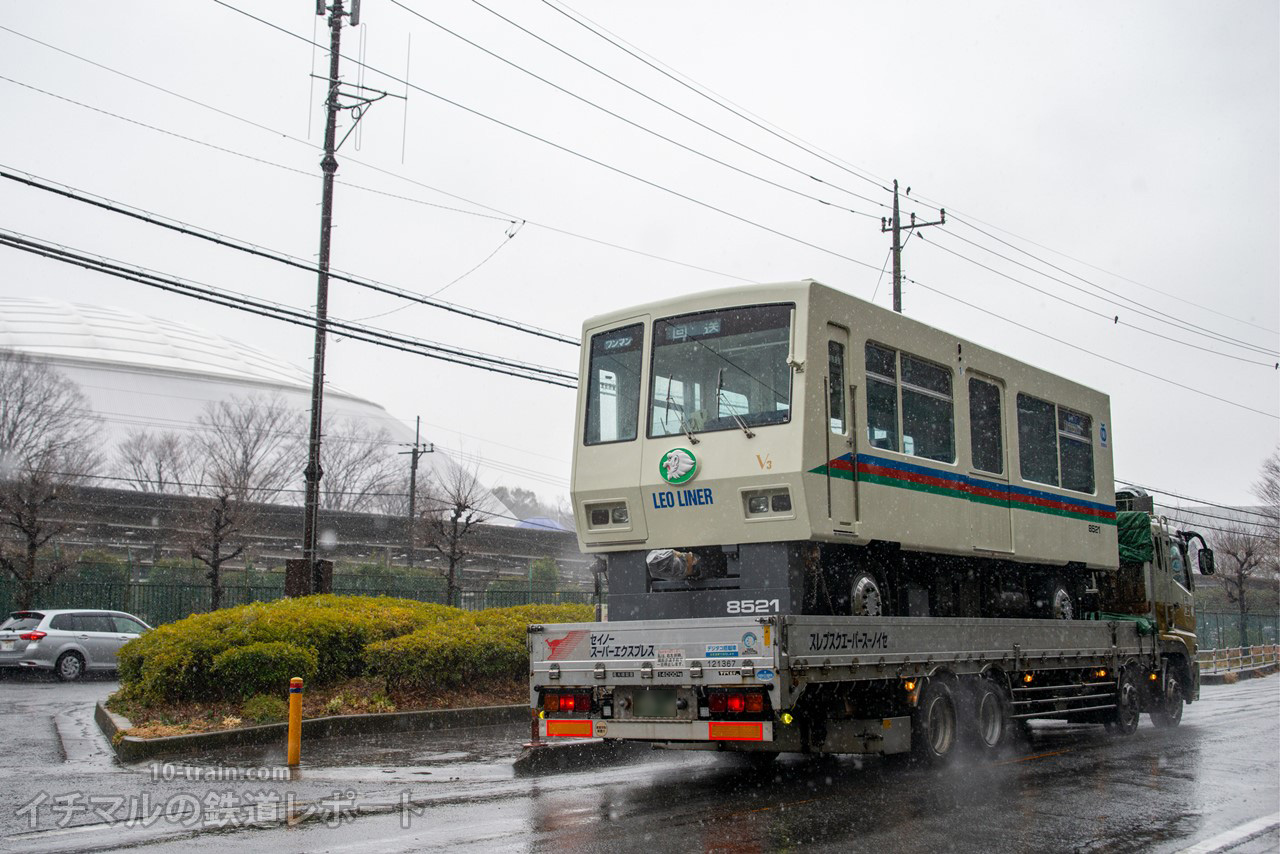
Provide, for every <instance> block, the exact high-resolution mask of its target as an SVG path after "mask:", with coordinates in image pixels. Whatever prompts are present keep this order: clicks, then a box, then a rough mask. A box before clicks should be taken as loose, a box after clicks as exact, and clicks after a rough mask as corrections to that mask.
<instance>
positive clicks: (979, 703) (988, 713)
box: [964, 679, 1013, 753]
mask: <svg viewBox="0 0 1280 854" xmlns="http://www.w3.org/2000/svg"><path fill="white" fill-rule="evenodd" d="M971 699H972V702H971V703H970V704H969V709H968V711H969V714H968V715H966V719H965V721H964V730H965V736H966V738H965V740H966V741H967V742H968V743H969V744H970V745H971V746H972V747H973V748H974V749H975V750H977V751H978V752H980V753H990V752H993V751H995V750H998V749H999V748H1000V747H1001V746H1002V745H1003V744H1004V743H1005V742H1006V741H1008V740H1009V738H1010V736H1011V735H1012V732H1013V726H1012V725H1013V721H1012V720H1010V718H1009V699H1008V697H1006V696H1005V692H1004V690H1003V689H1002V688H1001V687H1000V686H999V685H997V684H996V683H994V682H992V681H991V680H990V679H979V680H977V682H976V683H975V684H974V685H973V692H972V698H971Z"/></svg>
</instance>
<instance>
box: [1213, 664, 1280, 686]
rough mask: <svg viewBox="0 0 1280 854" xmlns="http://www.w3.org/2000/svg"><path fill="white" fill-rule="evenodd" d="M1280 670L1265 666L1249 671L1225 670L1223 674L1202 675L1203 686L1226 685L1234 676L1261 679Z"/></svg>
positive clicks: (1275, 665) (1279, 667)
mask: <svg viewBox="0 0 1280 854" xmlns="http://www.w3.org/2000/svg"><path fill="white" fill-rule="evenodd" d="M1277 670H1280V665H1277V664H1263V665H1260V666H1258V667H1251V668H1249V669H1248V670H1224V671H1222V672H1221V673H1201V674H1200V684H1201V685H1225V684H1228V683H1227V680H1228V678H1229V677H1231V676H1234V677H1235V678H1236V679H1261V678H1262V677H1263V676H1270V675H1272V674H1274V673H1275V672H1277Z"/></svg>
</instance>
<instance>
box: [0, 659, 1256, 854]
mask: <svg viewBox="0 0 1280 854" xmlns="http://www.w3.org/2000/svg"><path fill="white" fill-rule="evenodd" d="M115 687H116V686H115V683H114V682H111V681H106V680H98V681H90V682H83V683H78V684H74V685H62V684H59V683H57V682H53V681H46V680H43V679H38V678H36V677H32V676H26V675H24V676H21V677H18V678H15V677H12V676H10V677H8V678H5V679H3V680H0V743H3V745H4V755H5V759H6V762H5V765H6V769H7V773H6V774H4V775H0V851H9V850H12V851H22V852H43V851H108V850H140V851H146V852H152V851H156V852H179V851H182V852H186V851H223V850H230V849H239V848H243V847H248V846H255V847H261V849H262V850H270V851H273V852H276V851H278V852H293V851H296V852H324V851H331V852H364V851H436V850H446V849H447V850H461V851H509V850H517V851H556V852H564V851H609V852H628V851H695V850H706V851H726V852H729V851H732V852H756V851H760V852H764V851H778V850H798V849H803V850H816V851H822V850H837V849H839V850H848V849H853V850H866V851H885V852H893V851H911V852H918V851H930V850H933V851H974V852H988V851H990V852H1006V851H1008V852H1021V851H1080V852H1093V851H1099V852H1101V851H1106V852H1113V851H1114V852H1125V851H1157V852H1175V851H1182V850H1184V849H1187V848H1190V847H1192V846H1196V845H1197V844H1200V845H1201V849H1202V850H1232V851H1235V852H1237V853H1238V854H1255V852H1263V851H1268V852H1274V851H1276V850H1280V677H1274V676H1273V677H1269V678H1266V679H1259V680H1250V681H1247V682H1242V683H1240V684H1237V685H1233V686H1207V687H1206V688H1205V689H1204V691H1203V696H1202V700H1201V702H1199V703H1196V704H1195V705H1192V706H1190V707H1188V709H1187V712H1186V716H1185V718H1184V720H1183V724H1182V726H1181V727H1179V728H1177V729H1175V730H1157V729H1155V728H1153V727H1152V726H1151V725H1150V724H1149V722H1147V721H1146V720H1145V719H1144V721H1143V725H1142V727H1141V728H1140V729H1139V730H1138V732H1137V734H1136V735H1134V736H1132V737H1130V738H1127V739H1124V738H1116V737H1112V736H1110V735H1108V734H1106V733H1105V732H1104V731H1103V729H1102V728H1101V727H1096V726H1069V725H1064V724H1045V725H1037V726H1035V727H1034V729H1033V731H1032V733H1031V736H1030V738H1029V740H1027V741H1024V742H1020V743H1018V744H1016V745H1013V746H1012V747H1011V749H1010V751H1009V752H1008V754H1007V755H1005V756H1003V757H1002V758H1000V759H998V760H996V761H994V762H991V761H988V762H972V763H961V764H959V765H957V766H956V767H952V768H948V769H944V770H931V769H923V768H917V767H913V766H910V765H906V764H903V763H898V762H883V761H880V760H875V759H868V760H865V761H861V760H858V759H855V758H841V759H836V760H810V759H806V758H803V757H798V756H793V757H786V758H784V759H783V760H782V761H780V762H779V763H778V764H777V765H775V766H773V767H772V768H768V769H764V770H757V769H753V768H752V767H750V766H749V765H747V764H746V763H744V762H742V761H741V760H739V759H737V758H735V757H732V756H724V755H712V754H705V753H672V752H660V751H659V752H652V753H646V754H645V755H644V756H643V757H642V758H640V759H639V760H636V761H630V762H626V763H624V764H620V765H612V766H609V767H595V768H583V769H579V770H575V771H571V772H567V773H554V774H544V775H541V776H537V777H516V776H515V775H514V773H513V772H512V770H511V762H512V760H513V759H514V758H515V756H516V755H517V754H518V752H519V745H520V742H521V741H522V740H523V737H524V735H525V731H524V728H522V727H487V728H478V729H474V730H464V731H452V732H449V733H438V734H424V735H414V736H397V737H395V738H394V739H381V740H369V739H362V740H360V741H350V742H331V743H320V742H314V743H308V744H306V745H304V751H303V759H304V767H303V770H302V771H301V773H300V774H299V775H297V777H296V778H295V779H287V778H286V779H265V780H263V779H249V777H250V776H255V777H256V776H258V775H259V774H262V775H265V776H266V777H268V778H270V777H272V775H277V776H283V771H282V769H280V768H279V765H278V763H279V762H280V761H281V760H282V758H283V757H282V754H281V751H280V749H254V750H241V751H238V752H235V753H223V754H220V755H218V756H206V757H198V758H192V759H188V760H186V761H185V762H184V763H182V764H177V765H170V766H153V765H151V764H143V765H139V766H133V767H125V766H120V765H118V764H117V763H116V762H115V761H114V759H113V758H112V757H111V755H110V753H109V750H108V748H107V745H106V743H105V740H103V739H102V738H101V736H100V735H98V734H97V733H96V729H95V728H94V727H93V725H92V722H91V706H92V703H93V701H94V700H96V699H99V698H102V697H105V696H106V695H107V694H109V693H110V692H111V691H112V690H114V689H115ZM219 765H220V766H225V769H224V770H218V769H217V768H214V767H212V766H219ZM201 774H203V775H204V776H205V779H194V778H195V777H196V776H198V775H201ZM166 777H170V778H172V779H165V778H166ZM42 796H43V797H42ZM287 807H291V808H292V812H293V814H294V816H295V819H294V821H292V822H289V821H287V820H282V819H281V817H280V816H282V815H283V814H285V813H286V812H288V811H289V810H288V809H287ZM128 810H134V811H135V812H137V811H140V812H142V813H143V814H144V815H146V816H147V818H146V819H144V820H141V821H138V822H135V823H134V825H133V826H126V825H125V824H124V823H122V822H120V821H119V820H118V817H119V816H120V815H122V814H124V813H125V812H126V811H128ZM166 810H167V811H168V815H167V816H166V815H165V811H166ZM255 819H256V820H257V821H256V823H255ZM59 825H62V826H59ZM1268 826H1271V829H1270V830H1267V829H1266V828H1267V827H1268ZM1241 827H1244V828H1245V835H1247V834H1248V832H1249V831H1250V830H1253V831H1258V830H1261V831H1262V832H1261V834H1260V835H1257V836H1255V837H1254V838H1252V839H1248V840H1247V841H1244V842H1242V843H1240V844H1237V845H1232V843H1233V840H1232V839H1231V837H1230V836H1229V835H1226V834H1230V833H1231V832H1232V831H1234V830H1236V829H1237V828H1241ZM1205 843H1208V844H1205ZM1224 846H1227V847H1224Z"/></svg>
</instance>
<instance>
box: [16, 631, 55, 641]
mask: <svg viewBox="0 0 1280 854" xmlns="http://www.w3.org/2000/svg"><path fill="white" fill-rule="evenodd" d="M48 636H49V633H48V632H39V631H36V632H23V633H22V634H20V635H18V637H20V638H21V639H22V640H25V641H37V640H40V638H46V637H48Z"/></svg>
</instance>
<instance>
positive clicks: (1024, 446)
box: [1018, 392, 1058, 486]
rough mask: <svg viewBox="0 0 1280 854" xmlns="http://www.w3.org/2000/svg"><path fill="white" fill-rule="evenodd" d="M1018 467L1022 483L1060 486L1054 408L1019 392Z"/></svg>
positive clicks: (1045, 401)
mask: <svg viewBox="0 0 1280 854" xmlns="http://www.w3.org/2000/svg"><path fill="white" fill-rule="evenodd" d="M1018 463H1019V471H1020V473H1021V475H1022V479H1023V480H1032V481H1035V482H1036V483H1047V484H1050V485H1052V486H1057V485H1058V431H1057V425H1056V423H1055V417H1054V405H1053V404H1052V403H1049V402H1048V401H1047V400H1040V399H1039V398H1035V397H1032V396H1031V395H1029V394H1023V393H1022V392H1018Z"/></svg>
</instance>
